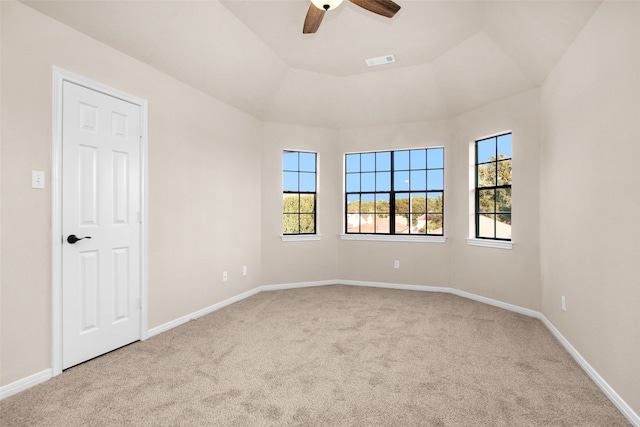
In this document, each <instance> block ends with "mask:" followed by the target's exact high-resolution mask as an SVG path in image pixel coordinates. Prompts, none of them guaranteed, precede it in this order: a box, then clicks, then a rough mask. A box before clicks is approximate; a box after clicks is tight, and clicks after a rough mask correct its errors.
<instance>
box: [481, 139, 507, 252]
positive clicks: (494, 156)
mask: <svg viewBox="0 0 640 427" xmlns="http://www.w3.org/2000/svg"><path fill="white" fill-rule="evenodd" d="M511 145H512V144H511V133H507V134H503V135H498V136H492V137H490V138H485V139H481V140H478V141H476V144H475V146H476V147H475V148H476V156H475V178H476V191H475V193H476V194H475V204H476V206H475V219H476V221H475V222H476V238H479V239H492V240H511V183H512V179H511V160H512V153H511Z"/></svg>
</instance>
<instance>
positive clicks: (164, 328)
mask: <svg viewBox="0 0 640 427" xmlns="http://www.w3.org/2000/svg"><path fill="white" fill-rule="evenodd" d="M260 290H261V289H260V287H258V288H255V289H252V290H250V291H247V292H243V293H241V294H239V295H236V296H234V297H231V298H227V299H226V300H224V301H220V302H219V303H216V304H213V305H210V306H209V307H205V308H203V309H200V310H198V311H194V312H193V313H191V314H187V315H185V316H182V317H179V318H177V319H175V320H172V321H171V322H167V323H164V324H162V325H160V326H156V327H155V328H151V329H149V333H148V334H147V337H148V338H151V337H153V336H155V335H158V334H161V333H162V332H166V331H168V330H169V329H173V328H175V327H176V326H180V325H182V324H185V323H187V322H189V321H190V320H194V319H197V318H198V317H202V316H204V315H207V314H209V313H213V312H214V311H217V310H220V309H221V308H224V307H226V306H228V305H231V304H233V303H235V302H238V301H242V300H243V299H245V298H249V297H250V296H253V295H255V294H257V293H259V292H260Z"/></svg>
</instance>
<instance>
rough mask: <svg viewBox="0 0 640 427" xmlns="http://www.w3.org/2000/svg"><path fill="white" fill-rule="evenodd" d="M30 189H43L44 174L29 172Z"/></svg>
mask: <svg viewBox="0 0 640 427" xmlns="http://www.w3.org/2000/svg"><path fill="white" fill-rule="evenodd" d="M31 188H44V172H42V171H31Z"/></svg>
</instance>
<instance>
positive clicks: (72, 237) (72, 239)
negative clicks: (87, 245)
mask: <svg viewBox="0 0 640 427" xmlns="http://www.w3.org/2000/svg"><path fill="white" fill-rule="evenodd" d="M90 238H91V236H86V237H78V236H76V235H75V234H70V235H69V237H67V242H69V243H71V244H72V245H73V244H74V243H75V242H77V241H79V240H82V239H90Z"/></svg>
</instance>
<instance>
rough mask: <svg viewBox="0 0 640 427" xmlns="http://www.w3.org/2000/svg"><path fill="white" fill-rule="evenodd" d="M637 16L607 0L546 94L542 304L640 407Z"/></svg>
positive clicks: (637, 10)
mask: <svg viewBox="0 0 640 427" xmlns="http://www.w3.org/2000/svg"><path fill="white" fill-rule="evenodd" d="M639 22H640V3H637V2H604V3H603V4H602V5H601V6H600V8H599V9H598V10H597V11H596V13H595V14H594V16H593V17H592V19H591V21H590V22H589V23H588V24H587V25H586V26H585V28H584V29H583V31H582V32H581V34H580V35H579V36H578V38H577V39H576V40H575V42H574V43H573V45H572V46H571V47H570V48H569V50H568V51H567V52H566V54H565V55H564V57H563V58H562V60H561V61H560V63H559V64H558V65H557V66H556V68H555V69H554V71H553V72H552V73H551V75H550V76H549V77H548V79H547V80H546V82H545V83H544V85H543V87H542V97H541V104H542V108H541V111H542V121H543V138H542V141H543V144H542V149H541V152H542V155H541V178H542V179H541V182H542V184H541V212H542V213H543V215H542V216H541V261H542V263H541V265H542V277H543V280H542V311H543V312H544V314H545V315H546V316H547V317H548V318H549V320H550V321H551V322H552V323H553V324H554V325H555V326H556V327H557V328H558V329H559V330H560V332H561V333H562V334H563V335H564V336H565V337H566V338H567V339H568V340H569V341H570V342H571V343H572V344H573V346H574V347H575V348H576V349H577V350H578V351H579V352H580V354H582V356H583V357H584V358H585V359H586V360H587V361H588V362H589V363H590V364H591V366H593V368H594V369H595V370H596V371H597V372H598V373H599V374H600V375H601V376H602V377H603V378H604V379H605V381H607V382H608V383H609V385H611V386H612V387H613V388H614V389H615V390H616V392H617V393H618V394H620V396H621V397H622V398H623V399H624V400H625V401H626V402H627V403H628V404H629V405H630V406H631V407H632V408H634V410H635V411H636V412H638V413H640V363H639V361H640V310H639V309H638V307H640V175H639V172H638V159H640V72H639V70H640V25H638V23H639ZM563 295H564V296H565V297H566V301H567V310H566V311H562V310H561V304H560V299H561V296H563Z"/></svg>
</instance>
